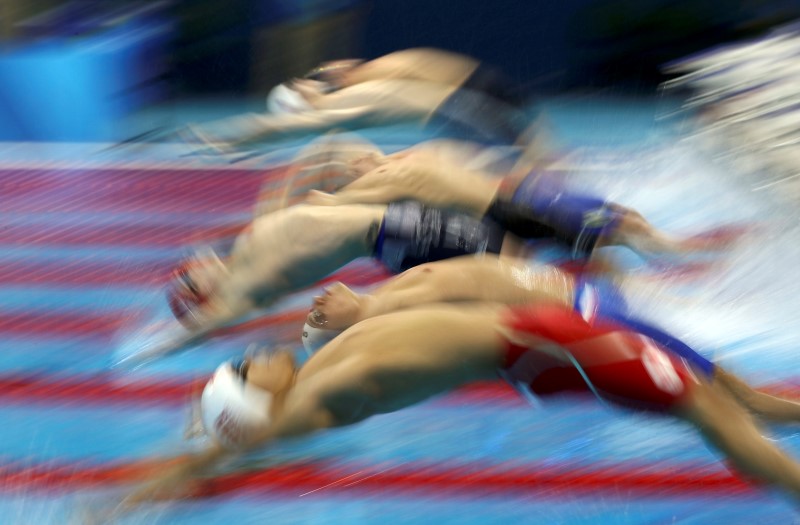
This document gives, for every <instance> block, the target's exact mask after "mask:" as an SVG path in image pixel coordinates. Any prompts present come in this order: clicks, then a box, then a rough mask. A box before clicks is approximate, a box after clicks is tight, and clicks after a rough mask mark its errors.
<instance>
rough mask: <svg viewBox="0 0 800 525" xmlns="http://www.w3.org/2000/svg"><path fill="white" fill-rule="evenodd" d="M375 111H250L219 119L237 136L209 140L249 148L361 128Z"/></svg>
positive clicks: (362, 109)
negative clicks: (253, 145)
mask: <svg viewBox="0 0 800 525" xmlns="http://www.w3.org/2000/svg"><path fill="white" fill-rule="evenodd" d="M371 113H372V110H371V108H369V107H368V106H359V107H352V108H345V109H319V110H313V111H304V112H302V113H286V114H279V115H278V114H272V113H268V114H258V113H249V114H246V115H240V116H236V117H231V118H229V119H225V120H224V121H221V122H218V123H217V124H218V125H224V126H225V127H226V128H227V127H230V128H232V129H233V131H232V132H231V134H232V135H233V137H232V138H231V139H230V140H228V141H227V142H226V141H222V140H221V141H217V140H209V142H211V143H212V145H215V144H217V145H218V144H220V143H222V145H223V147H224V148H239V149H246V148H247V147H248V146H251V145H252V144H254V143H257V142H262V141H264V142H266V141H279V140H289V139H294V138H299V137H304V136H307V135H310V134H312V133H323V132H327V131H330V130H332V129H336V128H342V129H357V128H360V127H363V126H362V125H359V123H360V122H362V120H363V119H364V118H366V117H367V116H369V115H370V114H371Z"/></svg>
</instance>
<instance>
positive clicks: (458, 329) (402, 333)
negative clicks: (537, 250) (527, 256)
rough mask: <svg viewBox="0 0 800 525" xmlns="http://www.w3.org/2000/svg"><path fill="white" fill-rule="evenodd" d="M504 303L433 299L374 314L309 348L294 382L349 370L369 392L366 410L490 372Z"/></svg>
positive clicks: (398, 404)
mask: <svg viewBox="0 0 800 525" xmlns="http://www.w3.org/2000/svg"><path fill="white" fill-rule="evenodd" d="M502 309H503V307H502V306H499V305H494V304H480V305H475V306H474V307H466V306H458V307H455V306H452V305H432V306H428V307H424V308H419V309H413V310H406V311H402V312H396V313H392V314H388V315H384V316H378V317H373V318H371V319H368V320H366V321H363V322H361V323H358V324H357V325H355V326H353V327H351V328H350V329H348V330H346V331H345V332H343V333H342V334H341V335H340V336H339V337H337V338H336V339H334V340H333V341H332V342H331V343H329V344H327V345H326V346H325V347H323V348H322V349H321V350H320V351H319V352H317V353H316V354H314V356H313V357H312V358H311V359H310V360H309V361H308V362H307V363H306V364H305V365H304V366H303V368H302V369H301V370H300V372H299V374H298V376H297V381H298V383H299V384H302V383H304V382H306V383H311V382H314V381H325V380H326V375H327V374H331V376H334V375H335V376H337V377H338V376H340V375H341V374H348V373H354V374H357V377H358V381H359V382H360V385H359V388H361V387H363V388H364V389H365V391H366V392H367V393H368V394H369V395H365V396H364V397H365V398H368V399H369V401H368V402H369V403H370V407H369V408H370V410H372V411H377V412H391V411H393V410H398V409H400V408H403V407H404V406H407V405H408V404H411V403H415V402H417V401H421V400H423V399H426V398H427V397H429V396H431V395H435V394H438V393H440V392H443V391H446V390H449V389H452V388H457V387H459V386H461V385H463V384H465V383H468V382H471V381H476V380H481V379H490V378H492V377H493V373H494V372H493V371H494V369H495V368H496V367H497V366H498V365H499V363H500V362H501V359H502V355H503V353H502V352H503V340H502V338H500V337H499V336H498V335H497V333H496V331H495V329H494V327H495V325H496V319H498V318H499V315H500V312H501V311H502ZM329 377H330V376H329ZM354 377H355V376H354ZM354 380H355V379H354ZM343 410H344V408H343Z"/></svg>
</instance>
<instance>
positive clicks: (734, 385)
mask: <svg viewBox="0 0 800 525" xmlns="http://www.w3.org/2000/svg"><path fill="white" fill-rule="evenodd" d="M714 380H715V381H716V382H717V383H719V384H720V385H722V386H723V387H724V388H725V389H726V390H727V391H728V392H730V393H731V395H732V396H733V397H734V398H735V399H736V400H737V401H738V402H739V403H740V404H741V405H743V406H744V407H745V408H747V409H748V410H750V411H751V412H752V413H754V414H755V415H756V416H758V417H760V418H763V419H765V420H767V421H772V422H776V423H800V403H798V402H796V401H791V400H789V399H784V398H781V397H776V396H772V395H770V394H766V393H764V392H759V391H758V390H756V389H754V388H753V387H751V386H750V385H748V384H747V383H745V382H744V381H743V380H742V379H740V378H739V377H737V376H735V375H733V374H731V373H728V372H726V371H724V370H722V369H721V368H719V367H717V368H716V369H715V371H714Z"/></svg>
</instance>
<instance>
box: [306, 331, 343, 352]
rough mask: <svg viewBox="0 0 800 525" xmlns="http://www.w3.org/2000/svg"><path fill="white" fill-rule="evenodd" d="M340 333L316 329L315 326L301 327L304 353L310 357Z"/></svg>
mask: <svg viewBox="0 0 800 525" xmlns="http://www.w3.org/2000/svg"><path fill="white" fill-rule="evenodd" d="M341 333H342V331H341V330H330V329H328V328H317V327H316V326H311V325H310V324H308V323H306V324H304V325H303V336H302V337H303V348H305V349H306V352H308V354H309V355H311V354H313V353H314V352H316V351H317V350H319V349H320V348H322V347H323V346H325V345H326V344H328V343H329V342H331V341H332V340H333V339H334V338H335V337H336V336H337V335H339V334H341Z"/></svg>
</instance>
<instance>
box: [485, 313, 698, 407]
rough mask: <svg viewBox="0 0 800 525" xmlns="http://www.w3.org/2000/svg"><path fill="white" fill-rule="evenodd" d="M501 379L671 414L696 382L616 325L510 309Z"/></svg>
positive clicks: (672, 359)
mask: <svg viewBox="0 0 800 525" xmlns="http://www.w3.org/2000/svg"><path fill="white" fill-rule="evenodd" d="M506 327H507V329H506V330H505V333H504V335H505V336H506V337H507V339H508V351H507V353H506V359H505V363H504V365H503V367H502V369H501V371H500V373H501V376H503V377H504V378H505V379H506V380H508V381H510V382H511V383H512V384H514V385H515V386H517V387H521V386H524V387H526V388H528V389H530V391H531V392H533V393H534V394H537V395H548V394H555V393H560V392H568V391H583V392H585V391H587V390H588V391H589V392H592V393H594V394H595V395H597V396H599V397H600V398H601V399H604V400H608V401H612V402H614V403H617V404H621V405H624V406H627V407H631V408H637V409H645V410H656V411H667V410H669V409H670V408H671V407H673V406H674V405H675V404H678V403H680V402H681V400H682V399H683V397H684V396H685V395H686V393H687V392H688V390H689V389H690V388H692V385H693V384H694V383H696V382H697V378H696V377H695V376H694V374H693V373H692V371H691V369H690V368H689V366H688V365H687V363H686V362H685V361H684V360H683V359H682V358H681V357H679V356H677V355H675V354H673V353H672V352H670V351H669V350H667V349H665V348H663V347H661V346H660V345H659V344H658V343H657V342H655V341H653V340H652V339H650V338H647V337H645V336H643V335H641V334H639V333H636V332H633V331H631V330H630V329H629V328H627V327H625V326H622V325H620V324H616V323H614V322H611V321H604V320H595V321H593V322H592V324H589V323H587V322H586V321H585V320H584V319H583V318H582V317H581V316H580V314H578V313H576V312H574V311H573V310H570V309H568V308H564V307H562V306H557V305H553V306H549V305H548V306H535V307H518V308H513V309H511V310H510V313H509V316H508V319H507V321H506Z"/></svg>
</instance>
